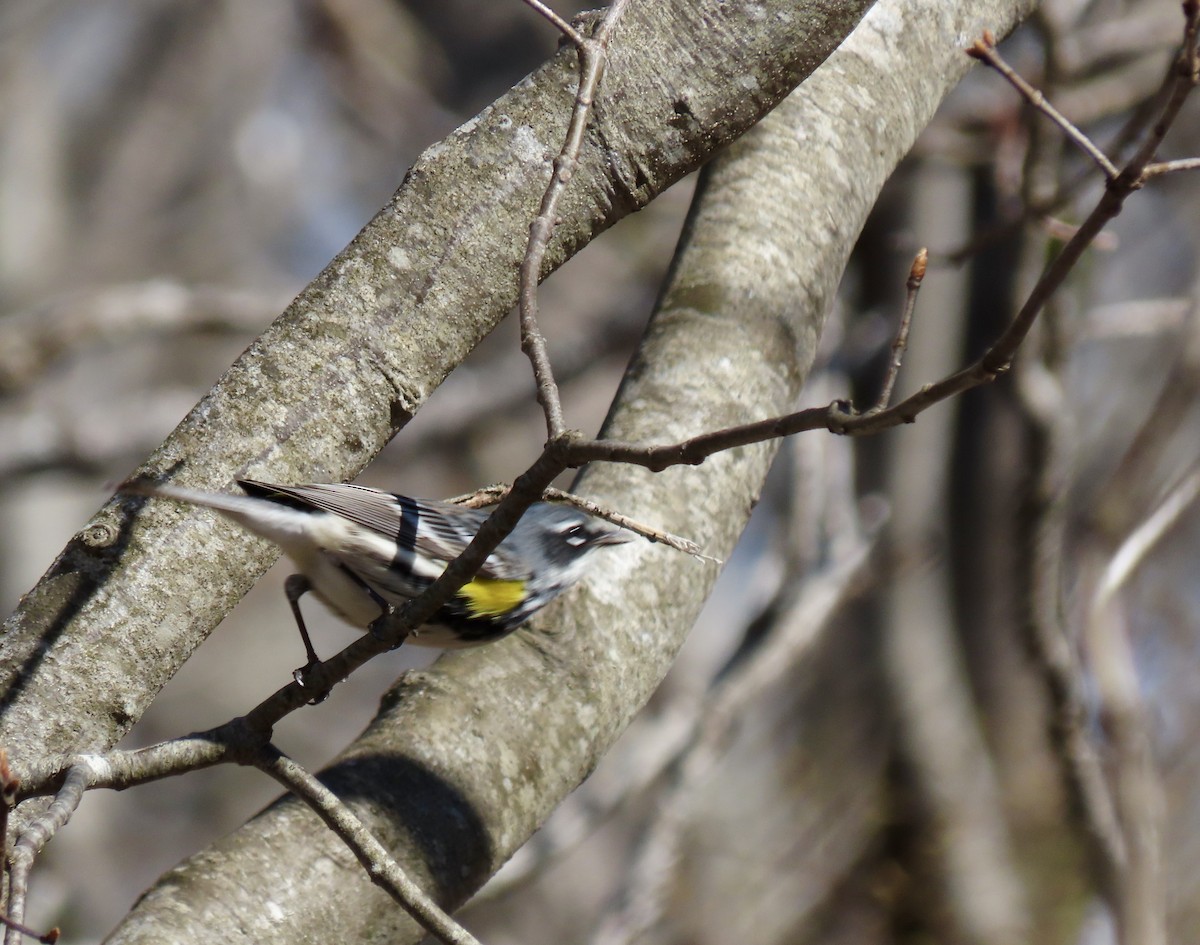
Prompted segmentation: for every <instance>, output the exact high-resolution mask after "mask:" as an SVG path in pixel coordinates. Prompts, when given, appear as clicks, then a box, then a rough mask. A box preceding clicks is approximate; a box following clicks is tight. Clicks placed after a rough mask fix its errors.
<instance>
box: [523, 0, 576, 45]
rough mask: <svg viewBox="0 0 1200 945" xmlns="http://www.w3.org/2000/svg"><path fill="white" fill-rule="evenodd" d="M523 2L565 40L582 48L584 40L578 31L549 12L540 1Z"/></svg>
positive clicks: (551, 11)
mask: <svg viewBox="0 0 1200 945" xmlns="http://www.w3.org/2000/svg"><path fill="white" fill-rule="evenodd" d="M524 2H525V5H526V6H527V7H529V8H530V9H532V10H534V11H536V12H537V13H539V14H541V15H542V16H543V17H544V18H545V19H546V20H548V21H549V22H550V24H551V25H552V26H554V28H555V29H557V30H558V31H559V32H560V33H562V34H563V35H564V36H565V37H567V39H569V40H570V41H571V42H572V43H573V44H574V45H576V46H582V45H583V44H584V42H585V40H584V38H583V36H582V35H580V33H579V31H578V30H577V29H575V27H573V26H572V25H571V24H570V23H568V22H567V21H566V20H564V19H563V18H562V17H561V16H559V15H558V14H557V13H555V12H554V11H553V10H551V9H550V7H548V6H546V4H544V3H542V0H524Z"/></svg>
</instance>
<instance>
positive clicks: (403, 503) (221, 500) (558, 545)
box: [120, 479, 634, 665]
mask: <svg viewBox="0 0 1200 945" xmlns="http://www.w3.org/2000/svg"><path fill="white" fill-rule="evenodd" d="M238 485H239V486H241V487H242V488H243V489H244V490H245V491H246V493H247V494H246V495H244V496H243V495H233V494H226V493H216V492H200V491H197V490H194V489H185V488H181V487H179V486H173V485H169V484H165V483H155V482H150V481H148V480H134V481H131V482H128V483H125V484H124V485H123V486H122V487H121V490H120V491H122V492H126V493H131V494H135V495H148V496H161V497H162V498H167V499H175V500H177V501H179V502H188V503H191V504H192V505H202V506H207V507H208V508H211V509H216V510H217V511H218V512H220V513H222V514H223V515H226V516H228V517H229V518H231V519H233V520H234V521H235V522H237V523H238V524H239V525H242V526H243V527H245V528H247V529H249V530H250V531H252V532H254V533H255V534H256V535H260V536H262V537H263V538H267V539H270V540H271V541H273V542H275V544H277V545H279V547H280V548H282V549H283V551H284V553H285V554H286V555H287V556H288V557H289V558H291V559H292V561H293V562H294V563H295V565H296V567H297V568H298V569H299V572H300V573H299V574H293V575H292V576H291V577H289V578H288V580H287V584H286V585H285V587H286V592H287V598H288V603H289V604H290V605H291V608H292V613H293V614H295V617H296V623H297V625H298V626H299V628H300V635H301V637H302V638H303V640H304V646H305V649H306V650H307V651H308V659H309V663H310V665H311V664H313V663H316V662H317V656H316V653H315V652H314V651H313V647H312V643H311V642H310V641H309V638H308V629H307V628H306V627H305V625H304V618H303V617H302V616H301V614H300V605H299V600H300V597H301V596H302V595H303V594H305V593H306V592H307V591H312V592H313V593H314V594H315V595H316V596H317V597H318V598H319V599H320V600H321V601H322V602H324V603H325V604H326V605H327V606H328V607H329V608H330V610H332V611H334V613H336V614H338V615H339V616H341V617H342V618H344V619H345V620H347V621H348V622H349V623H352V624H354V625H355V626H359V627H369V626H370V625H371V624H372V623H373V622H374V621H376V620H377V619H379V618H380V617H381V616H382V615H384V614H385V613H387V611H388V609H389V605H398V604H402V603H404V602H405V601H407V600H409V599H411V598H413V597H416V596H417V595H418V594H420V593H421V591H423V590H424V589H425V588H427V587H428V586H429V585H430V584H431V583H432V582H433V581H434V579H436V578H437V577H438V576H439V575H440V574H441V573H442V572H443V571H444V570H445V569H446V566H447V564H448V563H449V562H450V561H452V560H453V559H454V558H456V557H457V556H458V555H459V553H460V552H462V550H463V549H464V548H466V547H467V544H468V543H469V542H470V541H471V539H472V538H474V537H475V533H476V532H478V531H479V527H480V526H481V525H482V524H483V522H484V520H485V519H486V518H487V516H488V512H487V511H486V510H482V509H468V508H463V507H462V506H458V505H451V504H449V503H446V502H432V501H429V500H427V499H410V498H408V497H407V496H403V495H395V494H394V493H391V492H384V491H382V490H380V489H371V488H369V487H367V486H356V485H352V484H346V485H335V484H320V485H303V486H279V485H273V484H271V483H269V482H256V481H255V480H253V479H239V480H238ZM633 537H634V536H633V534H632V533H631V532H627V531H625V530H623V529H621V528H618V527H617V526H616V525H611V524H609V523H608V522H606V521H604V520H603V519H600V518H597V517H595V516H593V515H589V514H587V513H586V512H582V511H579V510H578V509H574V508H571V507H569V506H563V505H551V504H549V503H546V502H538V503H535V504H534V505H532V506H530V507H529V509H528V510H527V511H526V512H525V514H524V515H523V516H522V517H521V520H520V522H518V523H517V527H516V528H514V529H513V531H512V532H511V533H510V534H509V535H508V537H506V538H505V539H504V541H502V542H501V543H500V545H499V547H497V548H496V550H495V551H493V552H492V553H491V555H490V556H489V557H488V559H487V561H486V562H484V564H483V567H481V568H480V569H479V572H478V573H477V574H476V575H475V577H474V578H473V579H472V580H470V581H468V582H467V583H466V584H464V585H463V587H462V588H461V589H460V590H459V591H458V594H457V596H456V597H455V598H454V599H453V600H451V601H450V603H448V604H446V605H445V606H443V607H442V608H441V609H440V610H439V611H438V612H437V614H436V615H435V616H434V618H433V620H431V621H430V622H429V623H427V624H426V625H425V626H424V627H421V628H420V630H419V632H414V633H413V634H412V635H410V636H409V638H408V642H410V643H415V644H420V645H422V646H435V647H443V648H457V647H464V646H475V645H477V644H481V643H490V642H491V641H493V640H498V639H499V638H500V637H503V636H506V635H507V634H509V633H511V632H512V631H513V630H515V629H516V628H517V627H519V626H520V625H521V624H523V623H524V622H525V621H526V620H528V619H529V618H530V617H531V616H532V615H533V614H534V613H535V612H537V611H538V610H540V609H541V608H542V607H544V606H545V605H546V604H548V603H549V602H550V601H552V600H553V599H554V598H555V597H557V596H558V595H559V594H561V593H562V592H563V591H565V590H566V589H567V588H568V587H570V586H571V585H572V584H574V583H575V582H576V581H577V580H578V579H579V578H580V577H581V576H582V574H583V572H584V568H585V561H586V559H587V556H588V554H589V553H590V552H591V551H592V550H593V549H595V548H599V547H601V546H603V545H616V544H620V543H622V542H625V541H629V540H630V539H631V538H633Z"/></svg>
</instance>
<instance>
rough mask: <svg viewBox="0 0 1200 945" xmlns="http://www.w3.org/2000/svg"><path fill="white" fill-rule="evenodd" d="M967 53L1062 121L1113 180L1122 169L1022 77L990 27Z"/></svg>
mask: <svg viewBox="0 0 1200 945" xmlns="http://www.w3.org/2000/svg"><path fill="white" fill-rule="evenodd" d="M967 55H968V56H971V57H972V58H974V59H978V60H980V61H981V62H986V63H987V64H988V65H989V66H991V67H992V68H993V69H995V70H996V71H997V72H999V73H1000V74H1001V75H1002V76H1004V78H1005V79H1007V80H1008V83H1009V84H1010V85H1011V86H1012V87H1013V88H1014V89H1016V90H1017V91H1018V92H1020V93H1021V95H1022V96H1023V97H1024V98H1025V100H1026V101H1028V102H1029V104H1030V105H1032V106H1033V107H1034V108H1036V109H1037V110H1038V111H1040V112H1041V113H1042V114H1043V115H1045V116H1046V117H1047V118H1049V119H1050V120H1051V121H1052V122H1054V123H1055V124H1056V125H1058V127H1059V128H1060V129H1062V132H1063V134H1065V135H1066V136H1067V137H1068V138H1070V139H1071V141H1073V142H1074V143H1075V144H1076V145H1078V146H1079V148H1080V150H1082V151H1083V152H1084V153H1085V154H1086V155H1087V156H1088V157H1090V158H1091V159H1092V160H1093V161H1094V162H1095V163H1096V166H1097V167H1099V168H1100V170H1102V171H1103V172H1104V177H1105V179H1107V180H1112V179H1113V178H1115V177H1116V176H1117V174H1118V173H1120V172H1119V171H1118V170H1117V168H1116V165H1114V164H1113V162H1112V161H1110V160H1109V159H1108V157H1107V155H1105V153H1104V152H1103V151H1101V150H1100V149H1099V148H1098V147H1097V146H1096V145H1095V144H1094V143H1093V142H1092V139H1091V138H1089V137H1088V136H1087V135H1085V134H1084V133H1083V132H1082V131H1080V130H1079V129H1078V128H1076V127H1075V125H1073V124H1072V123H1071V121H1070V119H1068V118H1067V117H1066V116H1065V115H1063V114H1062V112H1060V111H1059V110H1058V109H1057V108H1055V107H1054V106H1053V105H1051V104H1050V103H1049V102H1048V101H1046V97H1045V96H1044V95H1042V93H1041V92H1040V91H1038V90H1037V89H1035V88H1034V87H1033V86H1032V85H1030V84H1029V83H1028V82H1026V81H1025V80H1024V79H1023V78H1021V76H1020V75H1019V74H1018V73H1017V72H1016V71H1015V70H1014V69H1013V68H1012V66H1010V65H1009V64H1008V63H1007V62H1005V61H1004V59H1003V57H1002V56H1001V55H1000V53H998V52H997V51H996V37H995V36H993V35H992V33H991V31H990V30H987V31H985V32H984V34H983V37H982V38H980V39H978V40H976V41H975V45H973V46H971V47H970V48H969V49H968V50H967Z"/></svg>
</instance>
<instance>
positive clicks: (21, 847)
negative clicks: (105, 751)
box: [4, 763, 89, 945]
mask: <svg viewBox="0 0 1200 945" xmlns="http://www.w3.org/2000/svg"><path fill="white" fill-rule="evenodd" d="M88 774H89V772H88V765H87V764H84V763H81V764H77V765H75V766H73V767H72V768H71V769H70V770H68V771H67V773H66V777H65V778H64V779H63V782H62V786H61V787H60V788H59V789H58V792H57V793H56V795H55V797H54V800H53V802H52V803H51V804H50V806H49V807H48V808H46V810H45V811H43V812H42V813H41V814H40V815H39V816H37V817H35V818H34V819H33V820H31V821H30V822H29V823H28V824H26V825H25V827H24V828H23V829H22V830H21V832H20V834H19V836H18V837H17V839H16V842H15V843H14V844H13V848H12V853H11V854H10V855H9V858H8V917H9V918H10V919H11V920H12V922H11V923H6V924H7V925H8V928H7V930H6V932H5V936H4V941H5V945H19V943H20V941H21V937H22V936H23V935H27V934H29V932H28V930H27V929H26V928H25V926H24V924H23V923H24V921H25V899H26V896H27V895H28V893H29V873H30V871H31V870H32V869H33V861H34V859H36V857H37V855H38V854H39V853H41V852H42V848H43V847H45V846H46V844H47V843H49V842H50V840H51V838H52V837H53V836H54V835H55V834H56V833H58V831H59V828H61V827H63V826H64V825H65V824H66V823H67V821H68V820H70V819H71V815H72V814H73V813H74V812H75V810H76V809H77V808H78V807H79V802H80V801H81V800H82V799H83V792H84V791H85V790H87V786H88ZM55 938H57V935H55Z"/></svg>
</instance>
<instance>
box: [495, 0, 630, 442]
mask: <svg viewBox="0 0 1200 945" xmlns="http://www.w3.org/2000/svg"><path fill="white" fill-rule="evenodd" d="M625 3H626V0H615V2H614V3H613V4H612V5H611V6H610V7H609V8H608V10H607V12H606V13H605V14H604V17H603V19H602V20H601V21H600V25H599V26H598V27H597V28H596V31H595V33H594V34H593V35H592V36H590V37H582V36H580V37H578V38H577V39H575V45H576V48H577V49H578V51H579V87H578V90H577V91H576V93H575V107H574V109H573V110H572V112H571V121H570V124H569V125H568V127H567V135H566V139H565V140H564V141H563V146H562V149H561V150H560V151H559V153H558V156H557V157H556V158H555V159H554V168H553V173H552V174H551V177H550V183H549V185H547V187H546V191H545V193H544V194H543V195H542V204H541V207H540V208H539V209H538V215H537V216H536V217H535V218H534V220H533V222H532V223H531V224H530V225H529V246H528V248H527V249H526V251H525V256H524V258H523V259H522V260H521V270H520V274H521V280H520V296H519V302H518V311H519V314H520V321H521V350H522V351H524V352H525V354H526V356H528V358H529V360H530V363H531V364H532V365H533V377H534V381H535V382H536V383H537V399H538V403H539V404H541V407H542V410H543V412H544V413H545V414H546V435H547V437H548V438H549V439H551V440H553V439H556V438H558V437H560V436H562V434H563V433H564V432H565V431H566V422H565V421H564V419H563V409H562V399H561V398H560V396H559V393H558V384H557V383H555V380H554V370H553V368H552V367H551V365H550V356H549V353H548V352H547V350H546V338H545V336H544V335H542V332H541V329H540V328H539V327H538V311H537V287H538V279H539V278H540V276H541V272H542V260H543V259H544V258H545V256H546V249H547V248H548V247H549V245H550V236H551V235H552V234H553V232H554V225H555V221H556V213H557V209H558V203H559V200H560V199H561V198H562V195H563V193H564V192H565V191H566V189H567V185H568V184H569V183H570V181H571V177H572V176H573V175H574V173H575V168H576V167H577V166H578V164H579V150H580V148H581V147H582V145H583V134H584V131H585V130H586V129H587V121H588V116H589V115H590V113H591V109H592V102H593V101H594V99H595V95H596V89H597V88H598V86H599V85H600V77H601V76H602V75H603V73H604V65H605V62H606V50H607V47H608V43H609V40H610V39H611V37H612V31H613V27H614V26H616V22H617V20H618V19H619V18H620V16H621V13H622V12H623V10H624V9H625ZM576 35H577V36H578V34H576Z"/></svg>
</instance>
